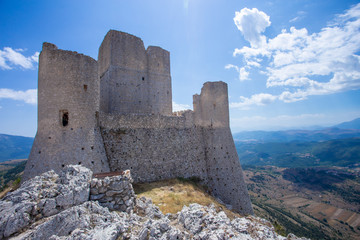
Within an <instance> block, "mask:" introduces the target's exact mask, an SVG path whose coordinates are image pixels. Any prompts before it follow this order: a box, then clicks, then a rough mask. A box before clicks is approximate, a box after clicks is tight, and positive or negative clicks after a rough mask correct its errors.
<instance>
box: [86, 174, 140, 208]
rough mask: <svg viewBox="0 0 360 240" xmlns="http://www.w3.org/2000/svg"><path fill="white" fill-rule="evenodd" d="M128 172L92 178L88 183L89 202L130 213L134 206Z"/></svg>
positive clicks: (133, 194) (131, 180)
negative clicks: (96, 202)
mask: <svg viewBox="0 0 360 240" xmlns="http://www.w3.org/2000/svg"><path fill="white" fill-rule="evenodd" d="M132 182H133V179H132V177H131V175H130V171H124V172H123V173H122V174H120V175H117V176H112V177H105V178H103V179H101V178H93V179H92V180H91V183H90V186H91V187H90V200H93V201H98V202H99V204H100V205H101V206H103V207H107V208H109V209H110V210H118V211H123V212H127V213H131V211H132V210H133V209H134V205H135V198H136V196H135V192H134V189H133V187H132V184H131V183H132Z"/></svg>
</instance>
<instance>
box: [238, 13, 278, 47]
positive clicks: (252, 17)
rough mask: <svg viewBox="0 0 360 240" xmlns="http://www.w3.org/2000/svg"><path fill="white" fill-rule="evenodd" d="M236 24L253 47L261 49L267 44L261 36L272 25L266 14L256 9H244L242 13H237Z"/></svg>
mask: <svg viewBox="0 0 360 240" xmlns="http://www.w3.org/2000/svg"><path fill="white" fill-rule="evenodd" d="M234 23H235V25H236V26H237V28H238V29H239V30H240V31H241V33H242V34H243V35H244V38H245V39H246V40H247V41H249V42H250V44H251V46H252V47H260V46H262V45H263V44H265V43H266V38H265V36H263V35H261V33H263V32H264V31H265V29H266V28H267V27H268V26H270V24H271V22H270V17H269V16H268V15H266V13H264V12H262V11H259V10H258V9H256V8H253V9H248V8H243V9H241V11H240V12H235V17H234Z"/></svg>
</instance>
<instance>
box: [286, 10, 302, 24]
mask: <svg viewBox="0 0 360 240" xmlns="http://www.w3.org/2000/svg"><path fill="white" fill-rule="evenodd" d="M297 14H298V15H297V16H296V17H294V18H292V19H290V21H289V22H291V23H292V22H298V21H300V20H301V19H303V18H304V16H305V15H306V12H304V11H299V12H297Z"/></svg>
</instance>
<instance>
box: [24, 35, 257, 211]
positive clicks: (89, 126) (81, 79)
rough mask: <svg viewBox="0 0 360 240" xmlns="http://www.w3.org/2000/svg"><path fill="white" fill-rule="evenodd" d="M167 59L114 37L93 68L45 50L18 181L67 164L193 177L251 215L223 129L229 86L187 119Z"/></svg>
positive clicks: (209, 92) (205, 94)
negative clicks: (34, 120) (177, 103)
mask: <svg viewBox="0 0 360 240" xmlns="http://www.w3.org/2000/svg"><path fill="white" fill-rule="evenodd" d="M171 94H172V93H171V75H170V54H169V52H168V51H166V50H164V49H162V48H160V47H154V46H149V47H148V48H147V49H145V47H144V43H143V42H142V40H141V39H140V38H138V37H136V36H133V35H130V34H127V33H124V32H119V31H115V30H110V31H109V32H108V33H107V34H106V36H105V38H104V40H103V42H102V44H101V46H100V48H99V56H98V60H97V61H96V60H94V59H93V58H91V57H89V56H86V55H83V54H79V53H77V52H71V51H65V50H61V49H58V48H57V47H56V46H55V45H54V44H51V43H44V44H43V49H42V52H41V54H40V60H39V80H38V131H37V134H36V137H35V141H34V144H33V147H32V150H31V153H30V156H29V160H28V163H27V165H26V168H25V173H24V176H23V180H26V179H29V178H31V177H34V176H36V175H39V174H41V173H42V172H45V171H48V170H50V169H53V170H54V171H55V172H60V171H61V170H62V168H64V167H65V166H66V165H68V164H80V165H84V166H85V167H88V168H90V169H91V170H92V171H93V172H98V173H101V172H109V171H124V170H127V169H130V170H131V172H132V176H133V178H134V181H135V182H148V181H156V180H161V179H169V178H175V177H185V178H187V177H193V176H196V177H199V178H200V179H201V180H202V181H203V183H204V184H207V185H208V186H209V188H210V189H211V191H212V193H213V194H214V195H215V196H218V197H219V198H220V199H221V200H222V201H224V202H225V203H227V204H231V205H232V206H233V207H234V209H235V210H237V211H239V212H240V213H243V214H252V213H253V210H252V207H251V202H250V198H249V195H248V193H247V188H246V185H245V182H244V178H243V172H242V169H241V166H240V162H239V158H238V155H237V152H236V149H235V145H234V141H233V139H232V135H231V131H230V127H229V104H228V90H227V84H226V83H224V82H206V83H205V84H204V86H203V87H202V89H201V92H200V94H195V95H194V97H193V109H194V110H193V111H192V110H186V111H182V112H176V113H173V112H172V95H171Z"/></svg>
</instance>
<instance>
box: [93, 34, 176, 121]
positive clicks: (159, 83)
mask: <svg viewBox="0 0 360 240" xmlns="http://www.w3.org/2000/svg"><path fill="white" fill-rule="evenodd" d="M98 62H99V76H100V89H101V91H100V110H101V111H103V112H104V113H110V114H132V113H136V114H161V115H168V116H169V115H172V102H171V101H172V100H171V99H172V96H171V76H170V54H169V52H168V51H166V50H164V49H162V48H160V47H153V46H149V47H148V48H147V50H145V47H144V43H143V41H142V40H141V39H140V38H138V37H135V36H133V35H130V34H128V33H124V32H119V31H114V30H110V31H109V32H108V33H107V34H106V36H105V38H104V40H103V42H102V44H101V46H100V49H99V57H98Z"/></svg>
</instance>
